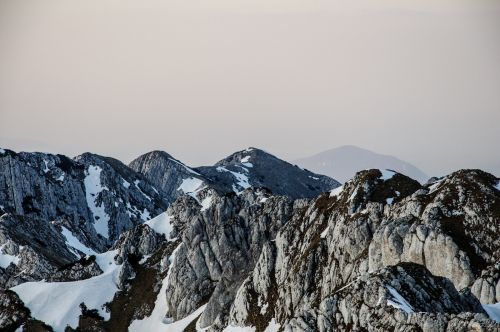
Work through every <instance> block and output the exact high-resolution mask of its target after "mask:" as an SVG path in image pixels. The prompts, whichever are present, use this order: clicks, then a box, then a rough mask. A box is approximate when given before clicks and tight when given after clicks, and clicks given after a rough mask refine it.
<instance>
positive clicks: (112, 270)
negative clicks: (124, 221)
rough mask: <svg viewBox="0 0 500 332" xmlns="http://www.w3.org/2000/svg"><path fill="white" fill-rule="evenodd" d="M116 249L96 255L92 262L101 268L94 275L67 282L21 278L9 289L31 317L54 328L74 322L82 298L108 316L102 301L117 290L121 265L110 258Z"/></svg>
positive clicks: (76, 323) (102, 314)
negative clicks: (28, 310) (22, 280)
mask: <svg viewBox="0 0 500 332" xmlns="http://www.w3.org/2000/svg"><path fill="white" fill-rule="evenodd" d="M117 253H118V250H113V251H108V252H105V253H102V254H98V255H96V263H97V264H98V265H99V267H100V268H101V270H102V271H103V273H102V274H100V275H98V276H96V277H92V278H89V279H85V280H78V281H70V282H45V281H35V282H25V283H23V284H20V285H17V286H16V287H13V288H11V290H12V291H14V292H16V293H17V295H19V297H20V298H21V300H22V301H23V302H24V304H25V306H26V307H27V308H28V309H30V311H31V315H32V316H33V317H35V318H36V319H38V320H41V321H43V322H45V323H47V324H48V325H50V326H52V327H53V328H54V330H55V331H56V332H59V331H61V332H62V331H64V330H65V328H66V326H67V325H69V326H70V327H72V328H76V327H77V326H78V318H79V316H80V314H81V310H80V303H82V302H83V303H85V305H86V306H87V308H88V309H97V310H98V312H99V315H101V316H102V317H104V319H106V320H108V319H109V317H110V314H109V312H107V311H106V310H105V308H104V304H105V303H106V302H110V301H111V300H112V299H113V297H114V296H115V293H116V292H117V291H118V287H117V286H116V283H115V280H117V278H118V275H119V273H120V270H121V265H117V264H116V263H115V262H114V257H115V256H116V254H117Z"/></svg>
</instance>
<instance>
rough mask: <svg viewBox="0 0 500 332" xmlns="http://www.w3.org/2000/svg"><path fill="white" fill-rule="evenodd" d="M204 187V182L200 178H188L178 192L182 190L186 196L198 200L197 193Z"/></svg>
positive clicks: (183, 181)
mask: <svg viewBox="0 0 500 332" xmlns="http://www.w3.org/2000/svg"><path fill="white" fill-rule="evenodd" d="M202 186H203V181H202V180H200V179H198V178H187V179H183V180H182V183H181V185H180V186H179V188H177V190H181V191H182V192H183V193H184V194H186V195H189V196H191V197H193V198H195V199H197V197H196V193H197V192H198V191H200V190H201V188H202Z"/></svg>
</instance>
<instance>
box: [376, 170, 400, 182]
mask: <svg viewBox="0 0 500 332" xmlns="http://www.w3.org/2000/svg"><path fill="white" fill-rule="evenodd" d="M379 171H380V173H382V177H381V178H380V179H382V180H384V181H387V180H389V179H391V178H392V177H393V176H394V174H396V172H394V171H390V170H388V169H380V170H379Z"/></svg>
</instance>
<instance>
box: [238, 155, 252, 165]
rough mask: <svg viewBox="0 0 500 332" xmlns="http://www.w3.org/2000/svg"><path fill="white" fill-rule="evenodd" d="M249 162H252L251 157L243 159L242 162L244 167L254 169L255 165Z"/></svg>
mask: <svg viewBox="0 0 500 332" xmlns="http://www.w3.org/2000/svg"><path fill="white" fill-rule="evenodd" d="M249 160H250V156H245V157H243V158H241V160H240V162H241V164H242V165H243V166H245V167H248V168H252V167H253V164H252V163H251V162H249Z"/></svg>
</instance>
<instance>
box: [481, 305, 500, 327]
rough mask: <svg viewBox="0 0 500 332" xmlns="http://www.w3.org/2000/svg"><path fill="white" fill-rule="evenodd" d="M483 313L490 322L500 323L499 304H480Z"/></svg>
mask: <svg viewBox="0 0 500 332" xmlns="http://www.w3.org/2000/svg"><path fill="white" fill-rule="evenodd" d="M482 306H483V309H484V311H486V313H487V314H488V316H490V318H491V319H492V320H494V321H495V322H497V323H500V303H495V304H482Z"/></svg>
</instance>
